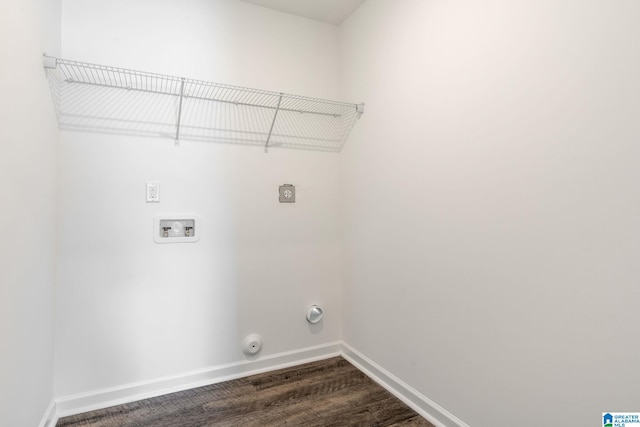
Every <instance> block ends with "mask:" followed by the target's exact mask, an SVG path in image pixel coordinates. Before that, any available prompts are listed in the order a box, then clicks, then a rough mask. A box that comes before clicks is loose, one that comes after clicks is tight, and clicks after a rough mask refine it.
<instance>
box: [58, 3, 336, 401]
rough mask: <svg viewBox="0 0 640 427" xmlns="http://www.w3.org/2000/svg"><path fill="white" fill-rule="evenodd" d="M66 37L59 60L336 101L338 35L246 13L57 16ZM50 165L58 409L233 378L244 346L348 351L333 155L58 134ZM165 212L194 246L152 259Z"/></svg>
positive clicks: (196, 7) (107, 11)
mask: <svg viewBox="0 0 640 427" xmlns="http://www.w3.org/2000/svg"><path fill="white" fill-rule="evenodd" d="M62 34H63V36H62V49H63V56H64V57H67V58H69V59H76V60H82V61H89V62H96V63H102V64H107V65H117V66H122V67H128V68H133V69H141V70H146V71H152V72H159V73H168V74H176V75H180V76H186V77H193V78H198V79H203V80H209V81H218V82H223V83H231V84H238V85H244V86H249V87H257V88H262V89H271V90H277V91H283V92H288V93H298V94H304V95H310V96H317V97H325V98H334V97H335V96H336V95H337V93H338V62H337V59H338V49H337V42H338V29H337V27H335V26H332V25H329V24H321V23H316V22H313V21H310V20H307V19H304V18H296V17H294V16H291V15H286V14H282V13H279V12H275V11H271V10H268V9H264V8H261V7H257V6H254V5H250V4H247V3H244V2H237V1H209V0H206V1H205V0H189V1H181V2H173V1H155V0H154V1H151V0H149V1H136V2H130V1H126V0H118V1H109V2H102V1H84V0H64V1H63V7H62ZM60 158H61V160H60V163H61V164H60V176H61V184H60V186H61V195H60V263H59V265H60V267H59V274H58V279H59V286H58V311H57V316H58V322H57V336H56V338H57V339H56V384H55V390H56V396H63V395H69V394H74V393H80V392H85V391H93V390H97V389H100V388H103V387H110V386H119V385H124V384H128V383H131V382H136V381H144V380H154V379H158V378H160V377H164V376H167V375H177V374H182V373H185V372H189V371H193V370H197V369H203V368H208V367H212V366H218V365H221V364H224V363H231V362H236V361H242V360H245V356H244V355H243V354H242V352H241V349H240V343H241V341H242V338H243V337H244V336H245V335H247V334H249V333H258V334H261V335H262V337H263V340H264V347H263V353H262V354H263V356H266V355H271V354H276V353H280V352H285V351H292V350H297V349H301V348H304V347H309V346H314V345H320V344H324V343H329V342H333V341H336V340H339V339H340V338H341V334H342V331H341V326H342V319H341V313H342V304H341V298H342V292H341V271H340V268H341V263H340V262H341V261H340V260H341V253H340V251H341V246H340V235H339V233H340V223H339V222H340V211H339V205H340V194H339V192H340V187H339V179H340V178H339V175H340V157H339V155H337V154H335V153H318V152H304V151H292V150H286V151H285V150H278V149H272V150H270V152H269V154H264V153H263V149H262V148H260V147H239V146H231V145H225V144H213V143H205V142H189V141H182V143H181V145H180V147H174V145H173V141H172V140H168V139H153V138H136V137H126V136H115V135H102V134H95V133H76V132H68V131H65V132H62V133H61V150H60ZM146 180H154V181H159V182H160V194H161V202H160V203H159V204H146V203H145V201H144V188H145V181H146ZM284 183H289V184H294V185H296V189H297V197H296V199H297V201H296V203H295V204H279V203H278V186H279V185H281V184H284ZM162 212H171V213H173V212H178V213H189V212H193V213H196V214H198V215H199V216H200V218H201V219H202V231H203V234H202V235H201V237H200V240H199V241H198V242H197V243H193V244H187V243H185V244H163V245H159V244H156V243H154V241H153V235H152V232H153V231H152V224H153V217H154V215H155V214H156V213H162ZM314 303H317V304H320V305H322V306H323V308H324V309H325V319H324V321H323V324H322V325H318V326H316V327H313V328H310V327H309V325H308V324H307V322H306V320H305V314H306V310H307V307H308V306H309V305H311V304H314Z"/></svg>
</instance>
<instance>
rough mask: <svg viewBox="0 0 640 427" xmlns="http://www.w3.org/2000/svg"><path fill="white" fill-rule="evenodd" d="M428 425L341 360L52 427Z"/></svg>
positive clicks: (137, 404)
mask: <svg viewBox="0 0 640 427" xmlns="http://www.w3.org/2000/svg"><path fill="white" fill-rule="evenodd" d="M283 425H286V426H305V427H327V426H352V425H357V426H431V427H433V425H432V424H431V423H429V422H427V421H426V420H425V419H424V418H422V417H420V416H419V415H418V414H417V413H416V412H414V411H413V410H411V409H410V408H409V407H407V406H406V405H405V404H404V403H402V402H401V401H399V400H398V399H396V398H395V397H394V396H393V395H391V394H390V393H389V392H387V391H386V390H385V389H383V388H382V387H380V386H379V385H378V384H376V383H375V382H373V381H372V380H371V379H369V378H368V377H367V376H365V375H364V374H363V373H362V372H360V371H359V370H357V369H356V368H355V367H353V366H352V365H351V364H350V363H349V362H347V361H346V360H344V359H343V358H341V357H336V358H333V359H328V360H323V361H320V362H314V363H309V364H306V365H301V366H296V367H293V368H288V369H282V370H279V371H273V372H268V373H265V374H260V375H254V376H251V377H246V378H241V379H238V380H233V381H227V382H223V383H219V384H213V385H209V386H206V387H200V388H196V389H191V390H187V391H182V392H179V393H173V394H168V395H164V396H159V397H154V398H151V399H146V400H141V401H138V402H133V403H127V404H125V405H120V406H114V407H111V408H106V409H101V410H98V411H93V412H87V413H84V414H80V415H74V416H70V417H66V418H61V419H60V420H59V421H58V423H57V424H56V427H134V426H135V427H205V426H243V427H244V426H256V427H257V426H283Z"/></svg>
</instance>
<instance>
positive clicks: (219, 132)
mask: <svg viewBox="0 0 640 427" xmlns="http://www.w3.org/2000/svg"><path fill="white" fill-rule="evenodd" d="M44 62H45V69H46V70H47V74H48V78H49V82H50V85H51V93H52V95H53V99H54V103H55V106H56V112H57V114H58V123H59V125H60V128H62V129H71V130H87V131H97V132H107V133H119V134H129V135H140V136H153V137H163V138H173V139H175V141H176V144H177V143H178V142H179V140H180V139H189V140H200V141H214V142H226V143H232V144H249V145H261V146H264V147H265V150H267V149H268V148H269V147H285V148H302V149H311V150H322V151H340V150H341V149H342V147H343V145H344V142H345V140H346V139H347V137H348V135H349V132H350V131H351V129H352V127H353V125H354V123H355V121H356V120H357V119H358V118H359V117H360V115H361V114H362V112H363V104H350V103H346V102H338V101H330V100H326V99H318V98H310V97H306V96H299V95H289V94H284V93H277V92H270V91H265V90H259V89H250V88H245V87H239V86H231V85H227V84H221V83H212V82H206V81H201V80H193V79H186V78H182V77H175V76H168V75H162V74H154V73H147V72H141V71H134V70H128V69H124V68H117V67H110V66H105V65H96V64H89V63H84V62H78V61H71V60H67V59H60V58H54V57H48V56H45V61H44Z"/></svg>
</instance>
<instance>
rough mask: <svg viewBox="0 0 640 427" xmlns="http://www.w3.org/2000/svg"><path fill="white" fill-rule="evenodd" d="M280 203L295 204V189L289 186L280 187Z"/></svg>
mask: <svg viewBox="0 0 640 427" xmlns="http://www.w3.org/2000/svg"><path fill="white" fill-rule="evenodd" d="M279 200H280V203H295V202H296V187H294V186H293V185H291V184H284V185H281V186H280V199H279Z"/></svg>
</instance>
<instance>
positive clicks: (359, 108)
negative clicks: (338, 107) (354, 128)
mask: <svg viewBox="0 0 640 427" xmlns="http://www.w3.org/2000/svg"><path fill="white" fill-rule="evenodd" d="M356 112H357V113H358V119H360V117H362V113H364V102H361V103H360V104H357V105H356Z"/></svg>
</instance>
